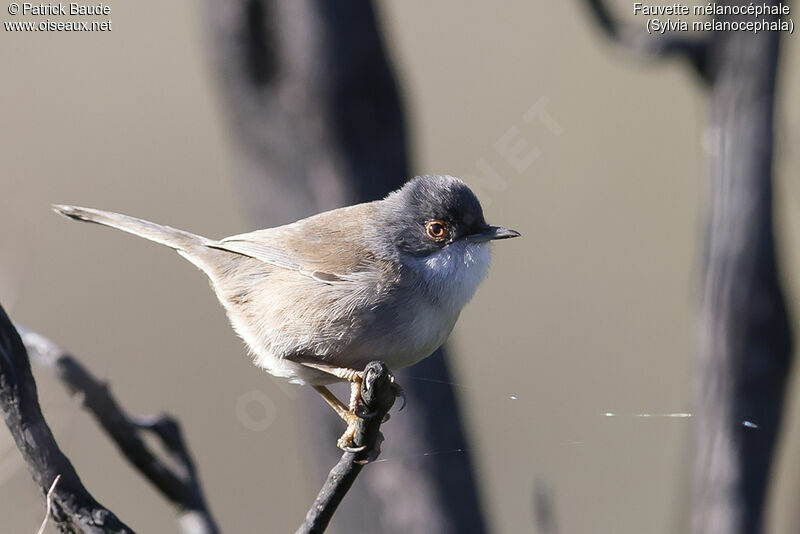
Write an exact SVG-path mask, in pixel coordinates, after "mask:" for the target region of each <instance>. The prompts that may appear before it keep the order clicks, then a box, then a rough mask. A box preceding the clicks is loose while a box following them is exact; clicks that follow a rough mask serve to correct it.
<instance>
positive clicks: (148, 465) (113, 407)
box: [17, 326, 219, 534]
mask: <svg viewBox="0 0 800 534" xmlns="http://www.w3.org/2000/svg"><path fill="white" fill-rule="evenodd" d="M17 329H18V330H19V332H20V334H21V337H22V341H23V342H24V344H25V346H26V347H27V350H28V353H29V354H30V357H31V359H32V360H33V361H34V362H35V363H36V364H37V365H39V366H41V367H43V368H45V369H47V370H49V371H50V372H52V373H53V374H55V376H56V377H57V378H58V379H59V380H61V382H63V383H64V385H65V386H66V387H67V389H68V390H69V391H70V393H72V394H76V395H80V396H81V397H82V402H83V406H84V408H86V410H88V412H89V413H90V414H91V415H92V416H93V417H94V418H95V419H96V420H97V422H98V423H99V424H100V426H101V427H102V428H103V430H105V432H106V433H107V434H108V435H109V437H110V438H111V439H112V440H113V441H114V443H115V444H116V445H117V447H118V448H119V450H120V452H121V453H122V454H123V455H124V456H125V458H127V460H128V461H129V462H130V463H131V464H133V466H134V467H136V469H138V470H139V472H140V473H142V475H144V476H145V477H146V478H147V479H148V480H149V481H150V482H151V483H152V484H153V485H154V486H155V487H156V488H158V490H159V491H160V492H161V494H162V495H164V497H166V498H167V499H168V500H169V501H170V502H172V503H173V504H174V505H175V506H176V507H177V508H178V510H179V511H180V525H181V529H182V531H183V532H185V533H187V534H217V533H218V532H219V529H218V528H217V526H216V524H215V522H214V519H213V518H212V516H211V512H210V511H209V509H208V506H207V505H206V502H205V498H204V496H203V491H202V488H201V485H200V482H199V480H198V477H197V470H196V469H195V466H194V462H193V461H192V458H191V455H190V454H189V451H188V448H187V447H186V444H185V442H184V440H183V434H182V433H181V430H180V427H179V426H178V423H177V422H176V421H175V420H174V419H172V418H171V417H169V416H166V415H163V416H160V417H153V418H134V417H131V416H129V415H127V414H126V413H125V411H124V410H123V409H122V407H121V406H120V405H119V404H118V403H117V401H116V399H115V398H114V397H113V395H112V394H111V392H110V390H109V388H108V386H107V385H106V384H105V383H103V382H100V381H99V380H97V379H96V378H95V377H94V376H92V375H91V373H89V371H88V370H87V369H86V368H85V367H84V366H83V365H81V364H80V363H79V362H78V361H77V360H76V359H75V358H73V357H72V356H71V355H69V354H66V353H65V352H64V351H63V350H62V349H61V348H59V347H58V346H57V345H55V344H54V343H53V342H51V341H50V340H48V339H46V338H44V337H42V336H40V335H39V334H37V333H35V332H31V331H30V330H27V329H25V328H22V327H20V326H17ZM144 432H152V433H153V434H155V435H156V436H157V437H158V439H159V440H160V441H161V443H162V444H163V445H164V448H165V450H166V451H167V453H168V454H169V456H170V462H169V463H166V462H163V461H161V460H160V459H159V458H158V457H157V456H156V455H155V454H154V453H153V452H152V451H151V450H150V449H149V448H148V446H147V444H146V443H145V442H144V439H143V434H144ZM59 485H60V484H59Z"/></svg>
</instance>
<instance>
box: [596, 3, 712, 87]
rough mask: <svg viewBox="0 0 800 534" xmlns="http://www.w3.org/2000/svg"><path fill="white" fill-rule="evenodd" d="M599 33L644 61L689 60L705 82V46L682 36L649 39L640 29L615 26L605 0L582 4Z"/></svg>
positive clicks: (652, 36) (705, 42)
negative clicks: (649, 58)
mask: <svg viewBox="0 0 800 534" xmlns="http://www.w3.org/2000/svg"><path fill="white" fill-rule="evenodd" d="M583 1H584V3H585V4H586V6H587V8H588V9H589V10H590V12H591V13H592V15H593V16H594V19H595V21H596V22H597V23H598V25H599V26H600V29H601V30H603V32H604V33H605V34H606V35H607V36H608V37H609V38H610V39H611V40H613V41H614V42H616V43H617V44H619V45H620V46H622V47H624V48H627V49H628V50H631V51H632V52H634V53H635V54H638V55H642V56H648V57H667V56H678V57H682V58H685V59H687V60H689V62H690V63H691V64H692V66H693V67H694V70H695V71H697V73H698V74H699V75H700V76H701V77H702V78H703V79H707V76H708V75H707V72H706V56H707V53H708V42H707V41H706V40H701V39H697V38H689V37H686V36H685V32H683V33H682V32H670V33H667V34H665V35H650V34H648V33H647V31H646V30H645V29H644V28H643V27H638V26H637V27H634V26H633V25H632V24H625V23H621V22H619V21H618V20H617V19H616V17H614V15H613V14H612V13H611V10H610V9H609V8H608V5H607V4H606V0H583Z"/></svg>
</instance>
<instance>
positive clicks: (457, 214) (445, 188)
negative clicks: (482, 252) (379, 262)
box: [383, 175, 520, 257]
mask: <svg viewBox="0 0 800 534" xmlns="http://www.w3.org/2000/svg"><path fill="white" fill-rule="evenodd" d="M383 203H384V205H385V207H386V208H387V209H386V211H385V212H384V215H385V216H386V217H387V219H388V220H387V221H386V222H388V223H389V227H390V228H393V229H394V233H393V236H392V237H393V241H394V243H395V245H396V246H397V248H398V249H399V250H400V251H401V252H402V253H404V254H407V255H410V256H414V257H426V256H431V255H433V254H436V253H437V252H439V251H441V250H442V249H446V248H447V247H450V246H452V245H453V244H457V243H486V242H488V241H491V240H495V239H507V238H510V237H517V236H519V235H520V234H519V232H516V231H514V230H509V229H507V228H502V227H499V226H490V225H489V224H487V223H486V220H485V219H484V218H483V209H482V208H481V204H480V202H479V201H478V198H477V197H476V196H475V194H474V193H473V192H472V191H471V190H470V188H469V187H467V185H466V184H465V183H464V182H462V181H461V180H459V179H458V178H454V177H452V176H443V175H426V176H418V177H416V178H414V179H412V180H410V181H409V182H408V183H406V184H405V185H404V186H403V187H402V188H401V189H399V190H397V191H395V192H393V193H391V194H390V195H389V196H388V197H386V199H385V200H384V201H383Z"/></svg>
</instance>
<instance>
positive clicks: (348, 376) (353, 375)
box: [303, 362, 373, 452]
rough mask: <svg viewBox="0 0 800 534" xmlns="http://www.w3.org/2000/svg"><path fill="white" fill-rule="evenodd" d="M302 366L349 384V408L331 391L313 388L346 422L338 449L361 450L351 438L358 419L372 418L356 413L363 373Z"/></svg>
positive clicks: (353, 370) (310, 364) (316, 366)
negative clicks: (354, 444) (354, 445)
mask: <svg viewBox="0 0 800 534" xmlns="http://www.w3.org/2000/svg"><path fill="white" fill-rule="evenodd" d="M303 364H304V365H307V366H309V367H313V368H314V369H319V370H320V371H324V372H326V373H329V374H331V375H333V376H335V377H337V378H341V379H342V380H346V381H348V382H350V404H349V406H345V405H344V403H343V402H342V401H340V400H339V399H338V398H337V397H336V396H335V395H334V394H333V393H331V391H330V390H329V389H328V388H326V387H325V386H313V387H314V389H315V390H316V391H317V393H319V394H320V395H321V396H322V398H323V399H325V402H327V403H328V405H329V406H330V407H331V408H333V409H334V410H335V411H336V413H337V414H339V417H341V418H342V419H344V420H345V422H347V429H346V430H345V431H344V434H342V437H341V438H339V441H338V442H337V443H336V444H337V445H338V447H339V448H340V449H342V450H345V451H350V452H358V451H360V450H363V448H361V447H353V437H354V436H355V432H356V421H358V419H359V418H365V419H366V418H369V417H372V415H373V414H371V413H359V411H358V406H359V403H360V402H361V383H362V381H363V379H364V372H363V371H356V370H355V369H347V368H343V367H333V366H328V365H324V364H318V363H310V362H308V363H306V362H303Z"/></svg>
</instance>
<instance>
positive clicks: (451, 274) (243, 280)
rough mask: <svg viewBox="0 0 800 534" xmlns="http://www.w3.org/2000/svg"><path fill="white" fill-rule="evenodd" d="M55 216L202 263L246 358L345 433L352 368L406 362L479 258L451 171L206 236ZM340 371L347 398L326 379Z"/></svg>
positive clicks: (465, 288)
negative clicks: (373, 195)
mask: <svg viewBox="0 0 800 534" xmlns="http://www.w3.org/2000/svg"><path fill="white" fill-rule="evenodd" d="M53 209H54V210H55V211H56V212H57V213H59V214H61V215H64V216H66V217H69V218H71V219H76V220H80V221H86V222H92V223H97V224H100V225H104V226H109V227H112V228H116V229H119V230H123V231H125V232H128V233H131V234H134V235H136V236H139V237H143V238H145V239H148V240H150V241H154V242H156V243H160V244H162V245H166V246H167V247H170V248H172V249H174V250H175V251H176V252H177V253H178V254H180V255H181V256H183V257H184V258H186V259H187V260H189V261H190V262H191V263H193V264H194V265H195V266H196V267H198V268H199V269H200V270H201V271H202V272H203V273H205V274H206V275H207V277H208V278H209V280H210V284H211V287H212V289H213V290H214V292H215V293H216V296H217V297H218V299H219V301H220V303H221V304H222V306H223V307H224V308H225V311H226V313H227V316H228V319H229V321H230V323H231V325H232V327H233V329H234V330H235V332H236V333H237V334H238V335H239V337H241V338H242V340H243V341H244V343H245V345H246V346H247V347H248V349H249V352H250V355H251V356H252V358H253V362H254V363H255V364H256V365H257V366H258V367H260V368H262V369H263V370H265V371H266V372H268V373H270V374H271V375H273V376H276V377H279V378H283V379H287V380H289V381H290V382H292V383H296V384H301V385H307V386H311V387H312V388H314V389H315V390H316V391H317V392H318V393H319V394H320V395H321V396H322V397H323V399H324V400H325V401H326V402H327V403H328V404H329V405H330V406H331V407H332V408H333V409H334V410H335V411H336V413H337V414H338V415H339V416H340V417H341V418H342V419H343V420H344V421H345V422H346V423H347V428H346V430H345V432H344V434H343V435H342V437H341V438H340V439H339V440H338V442H337V445H338V446H339V447H340V448H342V449H344V450H350V451H352V450H357V448H356V447H354V444H353V437H354V433H355V428H356V421H357V420H358V417H359V416H361V415H363V414H359V413H358V406H359V404H358V403H359V399H360V391H361V382H362V380H363V369H364V367H365V366H366V365H367V364H368V363H369V362H371V361H374V360H380V361H383V362H384V363H385V364H386V365H387V366H388V368H389V369H391V370H393V371H394V370H398V369H402V368H404V367H407V366H410V365H412V364H414V363H416V362H418V361H420V360H422V359H423V358H426V357H427V356H430V355H431V354H432V353H433V352H434V351H435V350H436V349H437V348H439V347H440V346H441V345H442V344H443V343H444V342H445V340H446V338H447V337H448V335H449V334H450V332H451V331H452V329H453V327H454V325H455V323H456V320H457V319H458V316H459V314H460V313H461V310H462V309H463V307H464V306H465V305H466V304H467V303H468V302H469V301H470V299H471V298H472V296H473V295H474V293H475V291H476V289H477V287H478V285H479V284H480V283H481V281H482V280H483V279H484V278H485V277H486V275H487V271H488V268H489V260H490V253H489V243H490V242H492V241H495V240H500V239H508V238H513V237H518V236H519V235H520V234H519V232H517V231H515V230H511V229H508V228H504V227H500V226H491V225H489V224H487V222H486V220H485V218H484V214H483V209H482V207H481V204H480V201H479V200H478V198H477V196H476V195H475V194H474V193H473V191H472V190H471V189H470V188H469V187H468V186H467V185H466V184H465V183H464V182H463V181H462V180H460V179H459V178H456V177H453V176H448V175H425V176H418V177H415V178H413V179H411V180H409V181H407V182H406V183H405V184H404V185H403V186H402V187H401V188H399V189H398V190H396V191H393V192H391V193H389V194H388V195H387V196H386V197H385V198H383V199H381V200H376V201H372V202H365V203H361V204H355V205H352V206H347V207H343V208H338V209H334V210H330V211H325V212H322V213H318V214H316V215H313V216H310V217H308V218H305V219H300V220H298V221H296V222H293V223H291V224H286V225H283V226H277V227H273V228H267V229H263V230H256V231H253V232H249V233H243V234H238V235H234V236H230V237H226V238H223V239H210V238H207V237H203V236H199V235H195V234H192V233H190V232H186V231H183V230H178V229H175V228H171V227H169V226H164V225H160V224H156V223H153V222H149V221H146V220H143V219H138V218H135V217H130V216H127V215H121V214H118V213H113V212H110V211H103V210H98V209H92V208H83V207H78V206H70V205H60V204H54V205H53ZM338 381H347V382H349V383H350V385H351V392H350V393H351V394H350V402H349V403H348V404H345V403H344V402H342V401H340V400H339V399H338V398H337V397H336V396H335V395H334V394H333V393H332V392H331V391H330V390H329V389H328V387H327V386H328V385H330V384H332V383H334V382H338Z"/></svg>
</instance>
